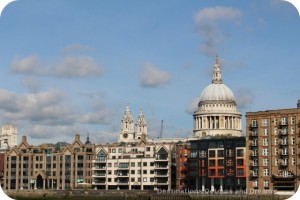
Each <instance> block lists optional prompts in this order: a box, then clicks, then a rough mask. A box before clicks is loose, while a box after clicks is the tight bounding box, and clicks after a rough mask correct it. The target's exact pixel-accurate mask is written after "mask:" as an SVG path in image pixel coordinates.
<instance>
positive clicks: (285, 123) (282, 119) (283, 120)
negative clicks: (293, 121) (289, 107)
mask: <svg viewBox="0 0 300 200" xmlns="http://www.w3.org/2000/svg"><path fill="white" fill-rule="evenodd" d="M281 125H287V118H286V117H283V118H281Z"/></svg>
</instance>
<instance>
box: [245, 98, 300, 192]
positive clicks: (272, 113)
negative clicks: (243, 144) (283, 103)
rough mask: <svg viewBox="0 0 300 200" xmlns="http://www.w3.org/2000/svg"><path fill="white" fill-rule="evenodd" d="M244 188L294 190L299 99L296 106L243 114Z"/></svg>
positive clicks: (298, 171)
mask: <svg viewBox="0 0 300 200" xmlns="http://www.w3.org/2000/svg"><path fill="white" fill-rule="evenodd" d="M246 127H247V148H248V149H249V151H248V155H247V157H248V160H249V162H248V174H249V177H248V188H249V189H257V190H264V189H268V190H277V191H296V190H297V189H298V187H299V182H300V152H299V149H300V139H299V138H300V100H299V101H298V104H297V107H296V108H290V109H278V110H266V111H258V112H247V113H246Z"/></svg>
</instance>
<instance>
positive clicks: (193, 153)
mask: <svg viewBox="0 0 300 200" xmlns="http://www.w3.org/2000/svg"><path fill="white" fill-rule="evenodd" d="M197 153H198V151H197V150H192V151H191V158H197Z"/></svg>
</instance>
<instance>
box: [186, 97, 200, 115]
mask: <svg viewBox="0 0 300 200" xmlns="http://www.w3.org/2000/svg"><path fill="white" fill-rule="evenodd" d="M198 103H199V98H194V99H193V100H192V101H191V102H190V103H189V104H188V105H187V107H186V109H185V111H186V112H187V113H188V114H191V115H192V114H194V112H195V111H197V110H198Z"/></svg>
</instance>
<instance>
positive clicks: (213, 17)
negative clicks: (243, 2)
mask: <svg viewBox="0 0 300 200" xmlns="http://www.w3.org/2000/svg"><path fill="white" fill-rule="evenodd" d="M241 17H242V12H241V11H240V10H238V9H235V8H232V7H221V6H217V7H214V8H204V9H201V10H199V11H198V12H197V13H196V14H195V15H194V20H195V23H196V30H197V32H198V34H199V35H200V36H201V37H203V39H204V43H203V44H202V45H201V52H202V53H204V54H206V55H215V54H216V53H217V50H218V49H219V48H220V45H221V44H222V42H223V41H224V40H225V38H226V37H227V36H226V34H224V32H222V31H221V29H220V27H219V23H220V22H224V21H230V22H231V21H236V22H237V20H238V19H239V18H241Z"/></svg>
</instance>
